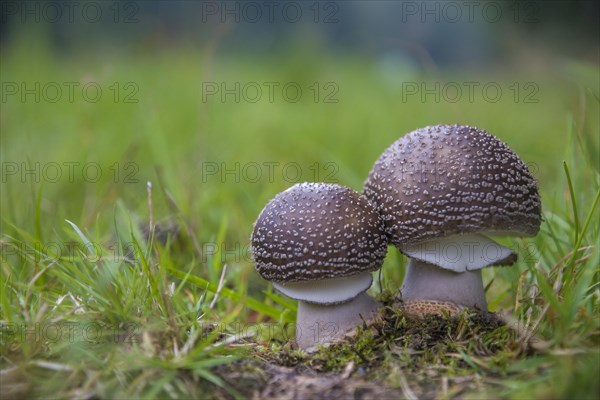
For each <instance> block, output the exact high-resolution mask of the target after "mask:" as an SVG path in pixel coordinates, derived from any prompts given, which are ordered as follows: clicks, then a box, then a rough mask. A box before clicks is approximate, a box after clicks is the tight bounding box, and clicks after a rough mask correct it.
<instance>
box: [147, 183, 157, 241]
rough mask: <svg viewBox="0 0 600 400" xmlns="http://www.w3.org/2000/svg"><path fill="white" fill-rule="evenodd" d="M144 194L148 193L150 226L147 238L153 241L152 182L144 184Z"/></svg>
mask: <svg viewBox="0 0 600 400" xmlns="http://www.w3.org/2000/svg"><path fill="white" fill-rule="evenodd" d="M146 192H147V193H148V213H149V218H150V226H149V227H148V228H149V232H150V235H149V236H150V238H151V240H154V229H155V226H154V207H152V182H150V181H148V182H147V183H146Z"/></svg>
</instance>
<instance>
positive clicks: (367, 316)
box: [296, 292, 381, 353]
mask: <svg viewBox="0 0 600 400" xmlns="http://www.w3.org/2000/svg"><path fill="white" fill-rule="evenodd" d="M380 307H381V304H380V303H378V302H377V301H376V300H375V299H373V298H372V297H370V296H369V295H367V294H366V293H365V292H362V293H361V294H359V295H358V296H356V297H355V298H353V299H352V300H350V301H348V302H345V303H341V304H316V303H307V302H305V301H299V302H298V316H297V322H296V342H297V343H298V346H299V347H300V348H302V349H304V350H305V351H306V352H309V353H310V352H313V351H315V350H316V349H317V345H319V344H324V345H325V344H329V343H332V342H335V341H336V340H338V339H341V338H343V337H344V336H345V335H347V334H350V333H352V331H353V330H354V329H356V327H357V326H360V325H362V323H363V320H364V321H365V322H367V323H368V322H369V321H370V320H372V318H373V317H374V315H375V314H376V313H377V310H378V309H379V308H380Z"/></svg>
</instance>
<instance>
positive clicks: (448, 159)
mask: <svg viewBox="0 0 600 400" xmlns="http://www.w3.org/2000/svg"><path fill="white" fill-rule="evenodd" d="M364 194H365V196H366V197H367V198H368V199H369V200H370V201H371V202H372V203H373V204H375V206H376V207H377V209H378V211H379V213H380V214H381V216H382V219H383V220H384V223H385V230H386V233H387V235H388V239H389V240H390V242H391V243H393V244H394V245H396V246H397V247H401V246H402V245H407V244H416V243H420V242H422V241H425V240H431V239H436V238H441V237H448V236H450V235H457V234H465V233H486V232H487V233H490V232H491V233H493V232H502V233H510V234H517V235H526V236H530V235H531V236H533V235H535V234H536V233H537V232H538V231H539V228H540V223H541V201H540V196H539V193H538V188H537V183H536V181H535V179H534V178H533V176H532V175H531V173H530V172H529V170H528V168H527V166H526V165H525V163H524V162H523V161H522V160H521V159H520V158H519V156H517V155H516V154H515V153H514V152H513V151H512V150H511V149H510V148H509V147H508V146H507V145H506V144H505V143H503V142H502V141H500V140H499V139H497V138H496V137H494V136H493V135H491V134H489V133H488V132H486V131H484V130H481V129H478V128H475V127H471V126H464V125H437V126H429V127H426V128H422V129H417V130H415V131H413V132H410V133H408V134H407V135H405V136H403V137H402V138H400V139H399V140H397V141H396V142H394V143H393V144H392V145H391V146H390V147H389V148H388V149H386V150H385V151H384V152H383V154H382V155H381V157H380V158H379V159H378V160H377V161H376V162H375V165H374V166H373V169H372V170H371V172H370V173H369V177H368V178H367V180H366V182H365V188H364Z"/></svg>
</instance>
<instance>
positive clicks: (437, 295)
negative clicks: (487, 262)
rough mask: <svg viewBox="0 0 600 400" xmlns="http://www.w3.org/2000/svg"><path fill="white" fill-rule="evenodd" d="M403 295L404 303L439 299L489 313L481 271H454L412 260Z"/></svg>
mask: <svg viewBox="0 0 600 400" xmlns="http://www.w3.org/2000/svg"><path fill="white" fill-rule="evenodd" d="M400 293H401V294H402V300H403V301H404V302H405V303H410V302H417V301H429V300H436V301H440V302H447V303H452V304H454V305H458V306H464V307H470V308H478V309H480V310H482V311H487V303H486V301H485V291H484V289H483V281H482V280H481V270H480V269H477V270H475V271H466V272H454V271H450V270H447V269H444V268H439V267H436V266H435V265H432V264H428V263H425V262H423V261H419V260H416V259H414V258H411V259H410V262H409V263H408V269H407V270H406V276H405V278H404V283H403V284H402V288H401V289H400Z"/></svg>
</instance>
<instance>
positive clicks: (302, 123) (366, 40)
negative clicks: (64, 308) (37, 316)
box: [0, 1, 599, 288]
mask: <svg viewBox="0 0 600 400" xmlns="http://www.w3.org/2000/svg"><path fill="white" fill-rule="evenodd" d="M265 4H266V5H265ZM265 4H262V3H250V4H248V3H244V2H162V1H157V2H114V3H113V2H83V3H81V4H78V5H77V4H75V3H70V2H6V3H3V6H2V25H1V27H2V28H1V31H2V40H1V42H0V44H1V48H0V51H1V55H2V61H1V66H2V69H1V72H2V103H1V106H2V109H1V114H0V128H1V132H2V146H1V147H2V150H1V152H0V155H1V157H2V193H1V195H0V196H1V197H0V199H1V201H2V223H3V227H2V230H3V232H4V233H7V234H11V233H14V232H13V230H12V228H10V227H8V226H7V225H6V222H10V223H11V224H14V225H15V226H20V227H35V229H36V235H37V237H38V238H39V239H40V240H41V241H52V240H59V237H60V235H59V234H58V233H57V232H58V231H60V230H61V229H62V227H63V226H64V224H65V223H64V219H69V220H72V221H74V222H76V223H77V224H78V225H79V226H80V227H82V229H85V230H95V232H96V233H95V235H92V236H94V237H95V239H96V240H109V239H110V232H111V230H110V227H111V226H112V225H113V223H114V214H115V204H116V203H117V202H118V201H120V202H121V203H122V204H123V205H124V207H125V208H126V209H127V210H131V211H132V212H133V215H137V216H139V217H140V219H141V220H144V219H145V218H147V213H148V212H147V199H146V182H147V181H151V182H153V183H154V184H155V187H161V188H163V189H165V190H167V191H168V192H169V193H171V194H172V196H173V199H174V200H175V202H176V204H177V205H178V207H179V208H180V210H181V213H182V215H183V216H184V218H185V219H186V221H188V223H189V226H190V227H191V229H193V231H194V232H195V233H196V235H197V236H198V239H199V241H200V245H201V246H202V245H204V244H207V243H214V242H215V240H216V237H217V236H218V235H219V232H220V231H222V232H224V233H223V234H221V235H220V237H222V239H223V242H222V243H219V244H218V245H219V246H222V247H223V249H230V252H229V253H228V254H226V255H224V256H222V257H224V261H226V262H229V263H230V264H232V265H234V266H236V267H239V268H236V269H235V271H237V273H243V274H250V277H251V280H254V281H256V285H258V286H257V287H258V288H262V287H263V286H262V285H263V284H262V282H261V281H260V280H259V279H257V277H255V276H254V275H253V274H252V273H251V272H249V271H251V268H249V267H250V266H251V262H250V259H249V257H248V252H247V243H248V238H249V235H250V232H251V228H252V222H253V220H254V219H255V218H256V216H257V215H258V213H259V211H260V209H261V208H262V206H263V205H264V204H265V203H266V202H267V201H268V200H269V199H270V198H272V197H273V196H274V195H275V194H276V193H278V192H279V191H281V190H283V189H285V188H287V187H289V186H291V185H292V184H294V183H297V182H302V181H319V180H321V181H328V182H337V183H340V184H343V185H347V186H350V187H352V188H354V189H356V190H361V187H362V183H363V181H364V179H365V177H366V176H367V173H368V171H369V169H370V167H371V165H372V163H373V162H374V161H375V160H376V159H377V157H378V156H379V154H380V153H381V152H382V151H383V150H384V149H385V148H386V147H387V146H388V145H389V144H390V143H392V142H393V141H394V140H396V139H397V138H399V137H400V136H401V135H402V134H404V133H406V132H409V131H411V130H413V129H416V128H419V127H423V126H426V125H433V124H439V123H460V124H472V125H476V126H478V127H481V128H484V129H486V130H488V131H490V132H491V133H493V134H495V135H497V136H498V137H500V138H501V139H502V140H504V141H505V142H507V143H508V144H509V145H510V146H511V147H512V148H513V149H514V150H515V151H516V152H517V153H518V154H520V155H521V156H522V158H523V159H524V160H525V161H526V162H527V163H528V164H529V165H530V167H531V169H532V172H533V173H534V174H535V176H536V177H537V178H538V180H539V182H540V188H541V191H542V193H543V200H544V206H545V209H551V208H552V204H554V203H556V202H557V201H558V202H562V201H563V198H564V194H565V186H564V182H559V181H558V179H557V176H559V174H561V173H562V164H561V160H562V159H571V158H572V157H573V154H574V153H573V152H575V151H577V155H576V157H575V158H573V159H572V161H573V163H574V164H573V168H574V169H575V170H576V172H584V171H577V170H578V168H581V166H582V165H583V163H581V164H580V161H582V159H583V158H587V159H589V160H591V163H589V164H587V165H592V166H596V167H597V166H598V136H597V133H598V126H599V116H598V103H597V98H598V88H599V80H598V35H597V33H598V20H597V18H596V17H595V16H594V14H596V16H597V11H598V5H597V4H596V3H594V2H586V1H581V2H550V3H547V2H481V3H478V2H475V4H474V5H471V6H469V7H467V6H465V5H464V4H462V3H455V2H452V3H444V2H288V3H275V4H274V5H271V3H265ZM294 10H295V13H293V11H294ZM298 90H300V91H298ZM573 143H580V144H584V145H583V146H582V149H583V152H579V151H578V150H575V149H573V148H572V147H573V146H572V145H573ZM586 168H587V167H586ZM159 175H160V176H161V180H160V181H159ZM580 175H581V179H582V180H583V182H582V184H583V185H584V186H587V187H589V186H590V185H593V182H592V181H591V179H592V178H591V177H590V176H588V175H585V174H583V173H582V174H577V176H580ZM159 184H160V186H158V185H159ZM160 193H161V192H160V191H157V192H156V195H155V196H156V199H155V201H154V208H155V214H156V215H155V218H156V219H157V220H160V219H163V218H172V217H173V209H172V208H169V202H168V201H167V200H166V198H165V197H162V196H160ZM40 221H41V222H40ZM396 256H397V255H396ZM393 262H395V261H393ZM241 271H244V272H241ZM246 278H247V276H246Z"/></svg>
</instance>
